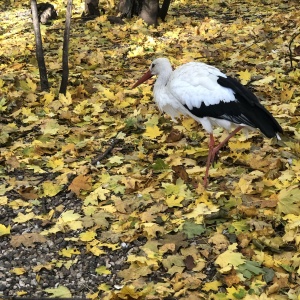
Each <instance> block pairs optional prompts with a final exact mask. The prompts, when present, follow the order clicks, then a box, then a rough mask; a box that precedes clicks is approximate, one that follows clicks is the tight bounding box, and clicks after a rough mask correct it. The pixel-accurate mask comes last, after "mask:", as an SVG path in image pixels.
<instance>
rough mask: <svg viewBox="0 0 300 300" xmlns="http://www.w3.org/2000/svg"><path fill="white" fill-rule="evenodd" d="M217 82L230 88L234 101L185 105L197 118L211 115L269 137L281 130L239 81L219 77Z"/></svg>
mask: <svg viewBox="0 0 300 300" xmlns="http://www.w3.org/2000/svg"><path fill="white" fill-rule="evenodd" d="M218 83H219V84H220V85H221V86H223V87H226V88H230V89H232V90H233V91H234V93H235V98H236V101H231V102H223V101H222V100H221V99H220V102H219V103H218V104H214V105H208V106H206V105H205V104H204V103H202V105H201V106H200V108H196V107H194V108H193V109H189V108H188V107H187V106H185V107H186V108H187V109H188V110H189V111H191V113H192V114H194V115H195V116H197V117H199V118H203V117H211V118H216V119H223V120H227V121H230V122H233V123H236V124H243V125H248V126H251V127H253V128H259V129H260V131H261V132H262V133H263V134H264V135H266V136H267V137H269V138H271V137H274V136H276V134H277V132H280V133H282V132H283V130H282V128H281V126H280V125H279V124H278V122H277V121H276V120H275V119H274V117H273V116H272V115H271V113H270V112H269V111H268V110H267V109H266V108H265V107H264V106H263V105H262V104H261V103H260V102H259V100H258V99H257V97H256V96H255V95H254V94H253V93H252V92H251V91H250V90H248V89H247V88H246V87H244V86H243V85H242V84H241V83H240V82H239V81H237V80H236V79H234V78H232V77H219V78H218Z"/></svg>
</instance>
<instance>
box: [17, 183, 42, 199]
mask: <svg viewBox="0 0 300 300" xmlns="http://www.w3.org/2000/svg"><path fill="white" fill-rule="evenodd" d="M18 193H19V194H20V195H21V196H22V197H23V198H25V199H28V200H33V199H37V198H38V197H39V195H38V194H37V191H36V190H35V188H34V187H32V186H29V187H21V188H20V189H18Z"/></svg>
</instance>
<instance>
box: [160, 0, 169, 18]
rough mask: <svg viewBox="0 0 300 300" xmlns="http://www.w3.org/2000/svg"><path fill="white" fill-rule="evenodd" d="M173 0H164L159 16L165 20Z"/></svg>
mask: <svg viewBox="0 0 300 300" xmlns="http://www.w3.org/2000/svg"><path fill="white" fill-rule="evenodd" d="M170 3H171V0H164V2H163V4H162V6H161V9H160V11H159V17H160V18H161V19H162V20H163V21H165V18H166V16H167V13H168V10H169V6H170Z"/></svg>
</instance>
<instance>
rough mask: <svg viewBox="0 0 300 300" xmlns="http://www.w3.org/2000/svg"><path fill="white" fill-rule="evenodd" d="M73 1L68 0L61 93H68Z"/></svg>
mask: <svg viewBox="0 0 300 300" xmlns="http://www.w3.org/2000/svg"><path fill="white" fill-rule="evenodd" d="M72 2H73V0H68V4H67V13H66V24H65V33H64V44H63V60H62V69H63V72H62V80H61V85H60V89H59V93H60V94H64V95H66V92H67V86H68V78H69V59H68V57H69V39H70V26H71V16H72Z"/></svg>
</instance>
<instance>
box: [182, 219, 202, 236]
mask: <svg viewBox="0 0 300 300" xmlns="http://www.w3.org/2000/svg"><path fill="white" fill-rule="evenodd" d="M182 231H183V232H184V233H185V234H186V235H187V237H188V238H189V239H191V238H193V237H195V236H197V235H201V234H202V233H203V232H205V227H204V226H203V225H199V224H196V223H194V222H191V221H186V222H185V223H184V225H183V230H182Z"/></svg>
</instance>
